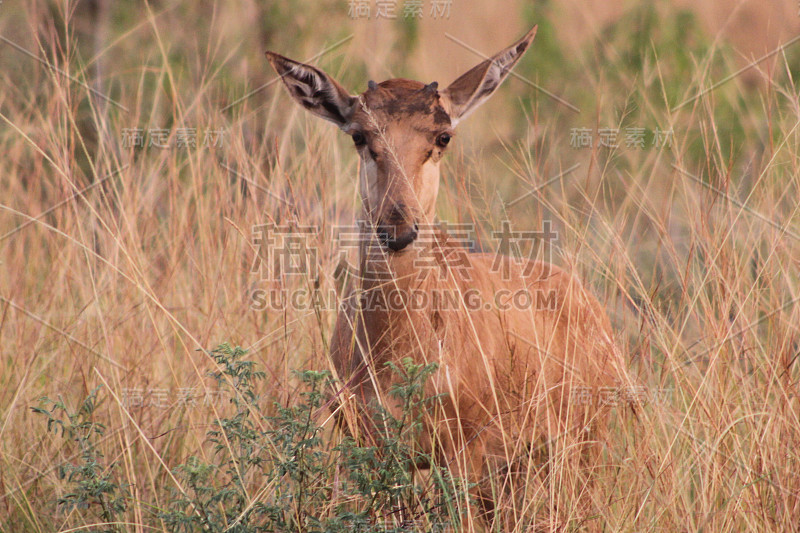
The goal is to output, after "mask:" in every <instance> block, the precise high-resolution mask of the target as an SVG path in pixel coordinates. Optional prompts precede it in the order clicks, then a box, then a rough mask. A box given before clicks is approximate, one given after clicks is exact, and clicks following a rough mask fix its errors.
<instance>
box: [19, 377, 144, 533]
mask: <svg viewBox="0 0 800 533" xmlns="http://www.w3.org/2000/svg"><path fill="white" fill-rule="evenodd" d="M99 390H100V387H97V388H95V389H94V390H92V391H91V392H90V393H89V395H88V396H87V397H86V398H85V399H84V400H83V401H82V402H81V404H80V406H79V407H78V408H77V410H70V409H69V408H68V407H67V405H66V403H64V400H63V399H59V400H58V401H54V400H51V399H50V398H47V397H43V398H42V399H41V402H42V407H33V408H32V410H33V412H34V413H38V414H40V415H43V416H45V417H46V418H47V429H48V431H52V432H53V433H55V434H56V435H58V434H59V433H60V434H61V436H62V437H63V438H64V439H65V440H66V441H68V442H71V443H74V444H75V445H76V446H77V448H78V450H79V458H80V459H79V461H78V462H77V463H72V462H64V463H61V464H60V465H58V467H57V470H56V472H57V474H58V478H59V479H62V480H66V481H67V483H68V487H69V488H68V490H69V492H67V493H66V494H65V495H63V496H61V497H60V498H58V502H57V503H58V506H59V507H60V508H61V509H62V510H63V511H65V512H67V513H68V512H70V511H72V510H74V509H78V510H84V509H86V510H92V511H94V512H96V514H97V516H98V517H99V518H100V519H101V520H102V521H103V522H104V523H105V524H107V525H108V527H107V528H106V529H103V530H102V531H120V529H119V526H118V525H116V524H114V523H115V522H118V521H119V517H120V516H121V515H122V514H123V513H124V512H125V510H126V508H127V505H126V500H127V499H128V498H129V497H130V495H129V492H128V486H127V485H126V484H125V483H124V482H118V481H117V480H116V478H115V475H114V471H115V469H116V463H111V464H110V465H105V464H104V463H103V454H102V452H101V451H100V449H99V447H98V439H100V438H102V437H103V435H104V434H105V429H106V428H105V426H104V425H103V424H101V423H99V422H96V421H94V413H95V410H96V409H97V405H98V392H99ZM48 407H49V409H48Z"/></svg>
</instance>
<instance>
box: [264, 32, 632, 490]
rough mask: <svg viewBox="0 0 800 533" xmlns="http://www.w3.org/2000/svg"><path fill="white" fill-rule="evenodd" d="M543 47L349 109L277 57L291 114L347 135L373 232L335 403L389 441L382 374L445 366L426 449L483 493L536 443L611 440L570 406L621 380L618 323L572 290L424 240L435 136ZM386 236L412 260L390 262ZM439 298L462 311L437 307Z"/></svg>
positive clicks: (355, 100) (554, 272)
mask: <svg viewBox="0 0 800 533" xmlns="http://www.w3.org/2000/svg"><path fill="white" fill-rule="evenodd" d="M534 34H535V28H534V30H532V31H531V32H529V33H528V34H527V35H526V36H525V37H524V38H523V39H521V40H520V41H519V42H517V43H515V44H514V45H512V46H510V47H509V48H507V49H505V50H503V51H501V52H500V53H498V54H497V55H495V56H494V57H493V58H492V59H491V60H487V61H484V62H482V63H480V64H479V65H477V66H476V67H475V68H473V69H471V70H470V71H468V72H467V73H465V74H464V75H463V76H461V77H459V78H458V79H457V80H455V81H454V82H453V83H452V84H451V85H450V86H448V87H447V88H446V89H444V90H443V91H439V90H438V89H437V85H436V84H430V85H428V86H426V85H425V84H422V83H420V82H416V81H411V80H405V79H394V80H388V81H384V82H382V83H380V84H377V85H376V84H374V83H372V82H370V84H369V87H370V88H369V89H368V90H367V91H366V92H364V93H363V94H361V95H358V96H352V95H349V94H347V93H346V92H345V91H344V90H343V89H342V88H341V87H340V86H339V85H338V84H337V83H336V82H335V81H334V80H332V79H331V78H329V77H328V76H327V75H326V74H325V73H324V72H322V71H319V70H318V69H316V68H314V67H310V66H308V65H302V64H299V63H296V62H293V61H291V60H289V59H287V58H284V57H282V56H278V55H277V54H272V53H268V57H269V59H270V62H271V63H272V64H273V66H274V67H275V68H276V70H277V71H278V72H279V73H280V74H281V75H282V76H283V77H284V82H285V84H286V86H287V88H288V89H289V91H290V93H291V94H292V95H293V96H294V97H295V99H296V100H298V101H299V102H300V103H301V104H302V105H303V106H304V107H305V108H306V109H308V110H310V111H311V112H312V113H315V114H317V115H319V116H321V117H323V118H325V119H327V120H330V121H332V122H334V123H336V124H337V125H338V126H339V127H340V128H341V129H342V130H343V131H344V132H346V133H348V134H349V135H353V136H354V140H355V142H356V148H357V150H358V152H359V155H360V157H361V167H360V187H361V195H362V200H363V204H364V210H363V214H362V217H363V219H364V220H365V221H366V222H367V225H366V227H365V229H364V232H363V235H362V236H363V242H362V246H361V250H360V268H361V270H360V276H358V277H357V278H356V279H354V280H351V283H350V284H349V287H348V289H347V294H346V295H345V298H344V306H343V310H342V311H341V312H340V314H339V316H338V318H337V322H336V327H335V331H334V334H333V338H332V344H331V358H332V360H333V363H334V365H335V367H336V370H337V372H338V374H339V377H340V379H341V380H342V381H343V382H345V383H347V386H346V390H344V391H343V392H342V393H340V394H339V396H338V398H337V399H338V400H340V401H341V402H342V403H343V405H342V408H343V411H344V412H345V413H350V416H346V417H347V418H349V419H350V420H351V421H353V422H354V424H355V425H354V429H355V430H357V429H359V428H360V429H362V430H364V431H365V432H366V436H367V437H368V436H369V435H371V434H372V433H373V432H374V431H376V430H377V429H379V428H375V427H373V426H372V424H371V423H370V417H369V415H368V410H367V409H366V408H365V407H366V406H368V405H369V404H370V403H371V402H373V401H380V402H381V403H382V404H383V405H384V407H386V408H388V409H389V410H390V411H397V409H398V408H397V406H396V405H394V403H396V402H394V401H392V400H391V399H388V398H387V397H386V395H387V392H388V391H389V389H390V387H391V385H392V382H393V380H396V379H397V376H396V374H394V373H393V372H392V371H390V369H389V368H388V366H387V365H386V363H388V362H392V363H395V364H396V365H398V364H399V363H400V361H401V360H402V359H403V358H411V359H412V360H413V361H414V362H415V363H417V364H421V363H431V362H435V363H437V364H438V365H439V370H438V371H437V373H436V374H435V376H434V378H433V379H432V380H431V382H430V383H429V384H428V390H427V392H428V393H429V394H431V395H433V394H440V393H445V396H443V398H442V400H441V401H440V402H439V405H438V407H437V408H436V409H435V410H434V411H433V412H430V413H427V416H426V417H425V424H426V431H423V437H422V440H421V442H420V445H421V447H422V448H423V449H424V450H425V451H427V452H429V453H431V454H432V455H433V456H434V457H436V458H437V459H438V460H439V461H441V462H442V463H444V464H448V465H450V466H451V468H452V469H454V470H455V471H456V472H457V474H459V475H461V476H464V477H467V478H468V479H469V480H471V481H473V482H478V481H480V480H481V479H482V477H483V476H484V475H485V474H486V473H487V472H489V466H490V465H491V464H495V463H497V462H498V461H499V462H500V463H505V464H511V463H512V462H513V461H514V459H515V458H516V457H517V456H519V455H522V454H523V452H525V450H526V448H527V447H528V446H530V445H532V443H535V442H537V441H542V440H544V441H547V442H555V441H557V440H558V439H560V438H563V437H564V436H572V437H578V438H579V439H580V440H586V439H587V436H588V437H589V438H592V435H593V434H592V433H591V432H590V431H588V430H591V429H598V428H601V427H602V420H603V417H602V415H599V414H598V413H599V411H598V410H597V409H596V408H595V405H594V404H588V403H586V402H575V401H570V400H571V398H572V393H573V391H575V390H576V388H577V387H581V388H588V389H589V390H591V397H592V398H593V399H595V400H596V399H597V398H598V394H597V392H598V390H599V389H600V388H601V387H610V386H613V385H615V384H616V383H617V382H619V381H620V380H619V376H621V375H622V365H621V358H620V356H619V353H618V350H617V348H616V347H615V345H614V341H613V335H612V331H611V327H610V324H609V320H608V318H607V316H606V314H605V312H604V310H603V308H602V307H601V305H600V304H599V303H598V302H597V300H596V299H595V298H594V297H593V296H592V295H591V294H590V293H589V292H588V291H586V290H585V289H584V288H583V287H582V285H581V284H580V282H579V281H578V280H577V279H576V278H575V277H574V276H573V275H571V274H569V273H567V272H565V271H563V270H561V269H559V268H558V267H556V266H553V265H549V264H545V263H539V262H536V263H524V264H517V262H514V261H510V260H509V261H510V264H509V265H508V269H509V270H508V271H509V272H510V275H509V276H502V275H501V274H500V273H499V272H497V270H496V269H494V268H493V265H494V263H495V261H496V260H497V256H495V255H494V254H470V253H467V251H466V250H464V249H463V248H462V247H461V245H460V244H459V243H458V242H453V241H452V240H451V239H450V238H449V237H448V236H447V235H446V234H445V233H444V232H442V231H440V230H432V231H431V230H430V228H432V227H433V222H434V216H435V213H434V208H435V204H436V196H437V193H438V184H439V166H438V165H439V161H440V160H441V158H442V156H443V154H444V152H445V149H446V146H445V145H446V143H442V142H441V139H442V137H441V136H442V135H443V134H448V135H451V134H452V128H453V127H455V125H456V124H457V122H458V121H459V120H460V119H462V118H464V117H465V116H466V115H467V114H469V113H470V112H471V111H472V110H473V109H475V108H476V107H477V106H478V105H480V104H481V103H482V102H483V101H485V100H486V98H488V96H489V95H491V93H492V92H494V90H496V88H497V87H498V86H499V84H500V83H501V82H502V80H503V79H505V77H506V76H507V75H508V72H509V71H510V69H511V68H513V66H514V65H515V64H516V62H517V61H518V60H519V58H520V57H521V56H522V54H523V53H524V52H525V51H526V50H527V48H528V46H529V45H530V43H531V41H532V40H533V36H534ZM382 232H383V233H385V234H388V233H389V232H391V233H393V234H394V235H396V236H404V237H405V238H406V239H405V241H407V242H408V243H412V244H409V245H406V242H405V241H404V242H403V244H402V245H400V246H397V249H396V250H395V249H387V247H386V246H385V245H386V243H387V242H390V241H386V240H384V241H383V244H384V246H382V245H381V244H382V241H381V238H380V235H381V234H382ZM503 291H506V292H505V293H504V292H503ZM518 291H523V292H524V291H527V293H528V294H530V295H531V296H532V302H533V305H532V306H531V307H529V308H515V307H514V306H512V307H511V308H506V307H505V306H502V305H497V303H498V301H497V295H498V294H508V293H515V292H518ZM437 293H438V294H440V295H449V296H453V295H455V296H454V297H453V298H452V299H450V300H449V302H448V301H444V300H440V301H438V302H437V301H434V300H433V295H435V294H437ZM412 295H427V296H428V297H429V300H428V303H427V305H414V303H413V298H414V297H415V296H412ZM398 302H399V305H398ZM476 302H478V303H477V304H476ZM448 303H449V305H445V304H448ZM500 303H502V302H500ZM351 399H352V400H353V401H350V400H351ZM486 492H487V491H486V490H484V491H483V492H482V496H486Z"/></svg>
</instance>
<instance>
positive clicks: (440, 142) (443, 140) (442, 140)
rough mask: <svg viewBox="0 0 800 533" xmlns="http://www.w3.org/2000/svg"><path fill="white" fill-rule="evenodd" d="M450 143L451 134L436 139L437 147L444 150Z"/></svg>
mask: <svg viewBox="0 0 800 533" xmlns="http://www.w3.org/2000/svg"><path fill="white" fill-rule="evenodd" d="M449 142H450V134H449V133H442V134H441V135H439V136H438V137H436V145H437V146H440V147H442V148H444V147H445V146H447V143H449Z"/></svg>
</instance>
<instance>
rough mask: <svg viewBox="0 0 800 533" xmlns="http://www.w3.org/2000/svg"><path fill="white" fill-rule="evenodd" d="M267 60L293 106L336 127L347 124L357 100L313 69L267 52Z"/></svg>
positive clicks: (330, 79) (326, 76)
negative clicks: (294, 103) (309, 112)
mask: <svg viewBox="0 0 800 533" xmlns="http://www.w3.org/2000/svg"><path fill="white" fill-rule="evenodd" d="M267 60H269V63H270V65H272V68H274V69H275V72H277V73H278V75H279V76H280V77H281V81H283V84H284V85H285V86H286V89H288V91H289V94H290V95H292V98H294V100H295V101H296V102H297V103H299V104H300V105H302V106H303V107H304V108H306V109H308V110H309V111H311V112H312V113H314V114H315V115H317V116H318V117H322V118H324V119H325V120H330V121H331V122H333V123H334V124H336V125H337V126H339V128H344V127H345V125H346V124H348V123H349V122H350V118H351V117H352V116H353V112H354V111H355V109H356V105H357V104H358V98H357V97H355V96H352V95H350V94H349V93H348V92H347V91H345V90H344V89H343V88H342V86H341V85H339V84H338V83H336V80H334V79H333V78H331V77H330V76H328V75H327V74H325V72H323V71H322V70H320V69H318V68H316V67H312V66H311V65H306V64H305V63H298V62H297V61H293V60H291V59H289V58H288V57H283V56H282V55H280V54H276V53H274V52H267Z"/></svg>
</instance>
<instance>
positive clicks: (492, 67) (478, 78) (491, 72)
mask: <svg viewBox="0 0 800 533" xmlns="http://www.w3.org/2000/svg"><path fill="white" fill-rule="evenodd" d="M537 28H538V26H534V27H533V28H532V29H531V31H529V32H528V33H527V34H526V35H525V37H523V38H522V39H520V40H519V41H517V42H516V43H514V44H513V45H511V46H509V47H508V48H506V49H505V50H503V51H501V52H499V53H498V54H496V55H495V56H494V57H492V58H491V59H487V60H486V61H484V62H483V63H480V64H478V65H476V66H475V67H473V68H472V69H471V70H469V71H467V72H466V73H465V74H463V75H461V77H460V78H458V79H457V80H456V81H454V82H453V83H451V84H450V85H449V86H448V87H447V89H445V90H444V91H443V93H442V97H443V104H444V106H445V109H447V110H448V112H449V114H450V120H451V121H452V122H453V125H454V126H455V125H456V123H458V121H459V120H461V119H463V118H465V117H466V116H467V115H469V114H470V113H472V112H473V111H475V109H477V108H478V106H480V105H481V104H482V103H484V102H485V101H486V100H488V99H489V97H490V96H491V95H492V93H493V92H494V91H495V90H497V88H498V87H499V86H500V84H501V83H502V82H503V80H504V79H506V78H507V77H508V73H509V72H510V71H511V69H512V68H514V65H516V64H517V61H519V59H520V58H521V57H522V54H524V53H525V51H526V50H527V49H528V47H529V46H530V45H531V43H532V42H533V38H534V37H535V36H536V29H537Z"/></svg>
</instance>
